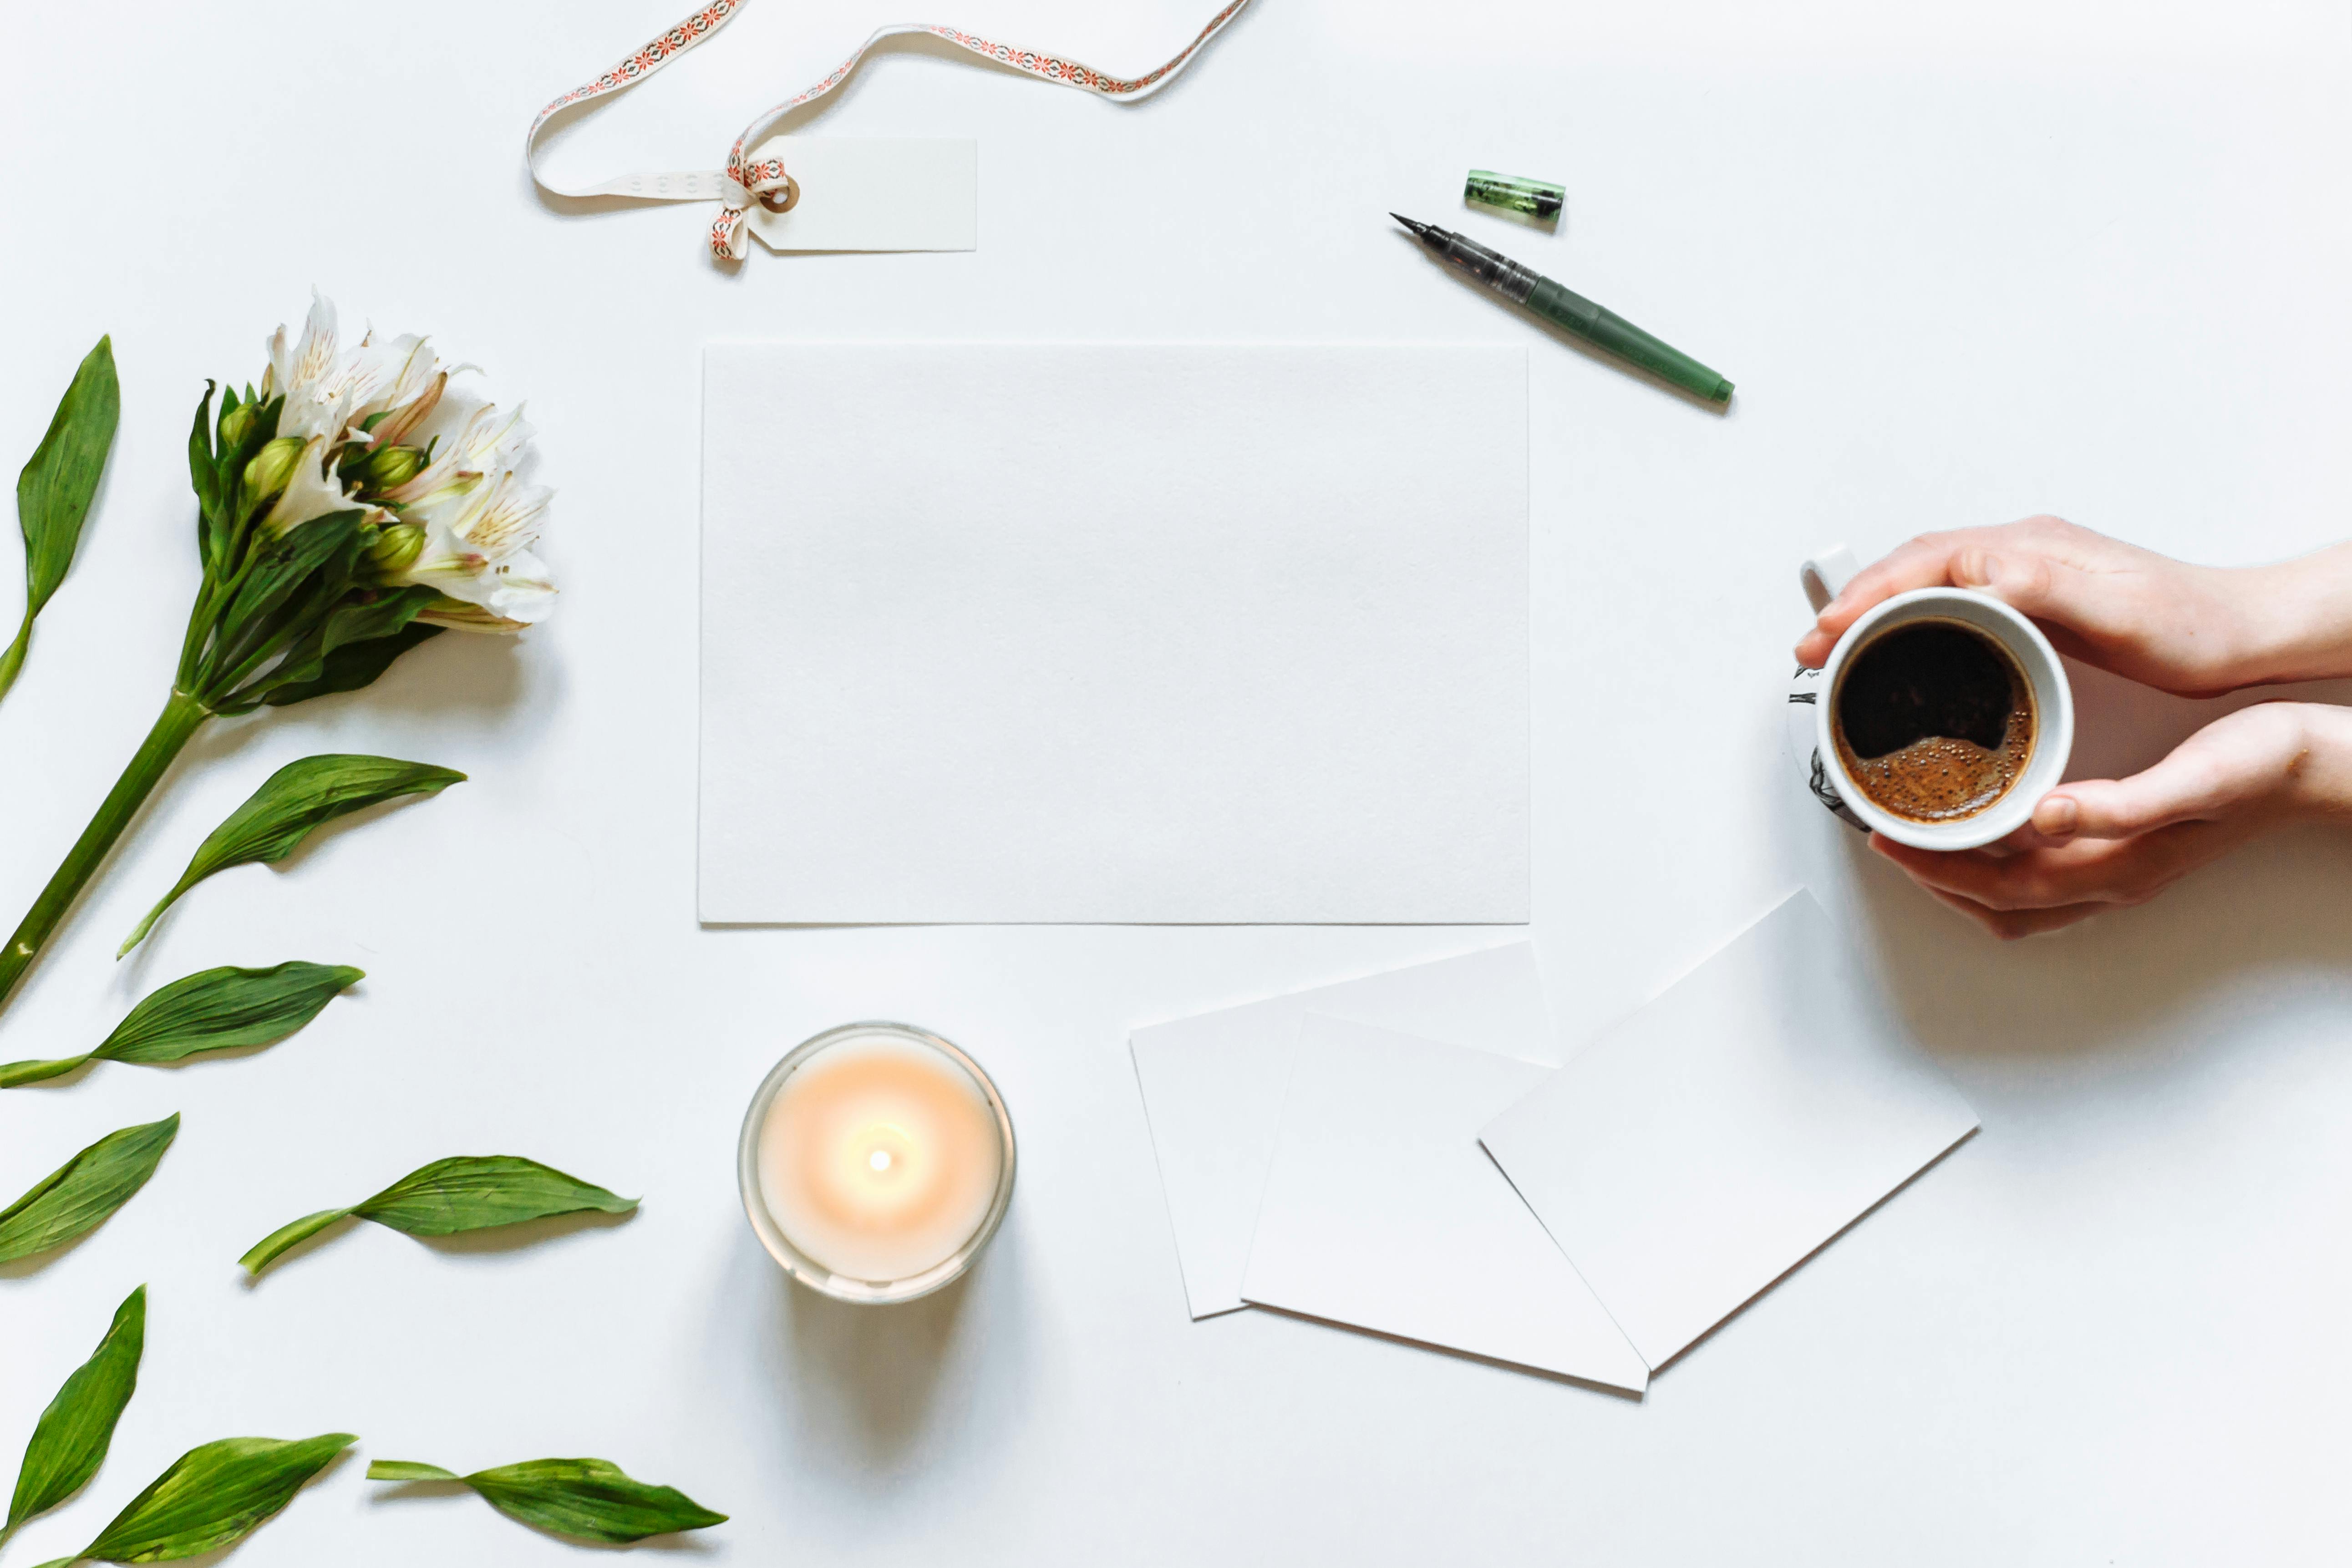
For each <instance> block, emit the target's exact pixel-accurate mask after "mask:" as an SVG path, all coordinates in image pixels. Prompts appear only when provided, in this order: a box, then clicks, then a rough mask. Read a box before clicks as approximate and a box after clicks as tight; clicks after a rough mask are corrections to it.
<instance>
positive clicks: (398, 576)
mask: <svg viewBox="0 0 2352 1568" xmlns="http://www.w3.org/2000/svg"><path fill="white" fill-rule="evenodd" d="M268 351H269V364H268V368H267V369H266V370H265V371H263V373H262V377H261V384H260V385H259V386H258V387H255V386H252V385H249V384H248V385H247V387H246V388H245V391H244V394H243V395H242V396H240V395H238V394H237V392H236V389H235V388H233V387H232V388H230V389H227V390H225V391H223V392H222V393H221V395H220V405H219V408H218V410H217V412H215V409H214V407H213V388H212V386H211V385H210V384H207V385H206V387H205V396H204V400H203V401H202V402H201V403H199V404H198V405H196V421H195V428H194V432H193V433H191V435H190V436H189V437H188V468H189V472H190V475H191V477H192V478H193V479H194V483H195V491H196V503H197V516H196V554H197V558H198V560H199V561H200V562H201V563H202V564H203V566H204V584H203V586H201V587H200V588H199V589H198V590H197V591H196V603H195V607H194V610H193V611H191V612H190V614H189V616H188V630H187V636H186V637H185V639H184V641H183V643H182V644H181V648H180V668H179V672H178V674H177V675H176V677H175V678H174V679H173V683H172V694H171V697H170V699H169V700H166V701H165V703H164V704H163V715H162V717H160V718H158V719H157V720H156V721H155V727H154V728H153V729H152V731H149V732H148V735H147V739H146V741H145V742H143V743H142V744H141V746H140V748H139V751H138V752H137V754H136V755H134V756H133V757H132V758H131V764H130V766H128V767H127V768H125V769H124V770H123V772H122V776H121V778H120V779H119V780H117V781H116V783H115V785H114V788H113V790H112V791H111V792H110V793H109V794H108V795H107V797H106V800H105V802H104V803H103V804H102V805H100V807H99V809H98V815H97V816H94V817H92V818H91V819H90V823H89V826H88V827H87V828H85V829H83V831H82V835H81V837H80V838H79V839H78V840H76V841H75V844H74V847H73V848H72V849H71V850H70V851H69V852H68V854H67V856H66V859H65V864H63V865H62V866H60V867H58V870H57V874H56V875H55V876H53V877H51V878H50V879H49V882H48V886H47V887H46V888H44V889H42V890H41V895H40V897H39V899H38V900H36V901H35V903H34V905H33V908H32V910H30V912H28V913H27V914H26V916H25V919H24V921H23V922H22V923H21V924H19V925H18V926H17V928H16V934H15V935H13V936H11V937H10V938H9V939H8V945H7V947H6V949H5V951H0V1000H5V998H6V996H7V995H8V994H9V993H10V992H11V991H13V990H14V989H15V988H16V983H17V981H18V980H20V979H21V978H22V977H23V975H24V973H25V971H26V969H27V968H29V967H30V966H31V964H32V963H33V960H34V959H35V957H36V956H37V955H38V953H39V952H40V950H41V945H42V943H43V942H47V940H48V937H49V934H50V932H51V931H55V930H56V929H57V926H58V921H61V920H62V919H63V918H64V917H65V913H66V911H67V910H68V909H69V908H70V907H71V906H72V904H73V901H74V900H75V898H76V897H77V896H79V893H80V892H81V890H82V888H83V886H84V885H85V884H86V883H88V882H89V879H90V877H91V875H92V874H93V873H95V872H96V870H97V869H98V867H99V864H100V862H101V861H102V860H104V859H105V858H106V854H107V851H108V850H110V849H111V848H112V847H114V842H115V840H116V839H117V838H119V837H121V835H122V831H123V829H124V828H125V827H127V826H129V825H130V822H131V818H132V816H135V815H137V813H138V810H139V807H140V806H141V805H142V804H143V803H144V802H145V800H146V799H147V796H148V795H150V794H152V792H153V791H154V788H155V786H156V785H157V784H159V783H160V782H162V780H163V774H164V773H165V772H166V771H167V770H168V769H169V768H170V767H171V765H172V761H173V758H175V757H177V756H178V755H179V754H180V751H181V749H182V748H183V747H184V746H185V745H186V744H187V743H188V741H189V739H190V737H192V736H193V735H194V734H195V732H196V731H197V730H198V729H200V728H202V727H203V725H204V724H205V721H207V720H210V719H215V718H222V717H226V716H228V715H231V714H237V713H249V712H251V711H253V710H255V709H257V708H259V707H262V706H263V705H264V704H268V705H272V706H277V707H283V706H285V705H286V704H288V703H292V702H300V701H304V700H307V699H310V698H312V697H322V696H325V695H327V694H328V693H330V692H336V691H352V690H355V689H358V688H360V687H362V686H365V685H367V684H368V683H369V682H370V681H373V679H376V677H378V676H380V675H382V674H383V672H384V671H385V669H387V668H390V667H391V665H392V662H393V660H394V659H396V658H399V657H400V656H401V655H402V654H404V653H405V652H407V651H408V650H409V649H410V648H412V647H415V646H416V645H417V644H418V643H420V642H423V641H425V639H426V638H428V637H434V636H436V635H437V634H438V633H439V632H440V631H441V630H442V629H443V628H444V627H451V628H455V629H457V630H462V631H476V632H513V631H520V630H521V629H522V628H523V627H524V626H529V625H530V624H531V623H532V622H534V621H538V620H541V619H542V618H544V617H545V616H546V615H547V614H548V612H549V611H550V609H551V608H552V607H553V602H554V597H555V588H554V585H553V584H551V582H550V581H549V580H548V574H547V569H546V568H545V567H544V566H543V565H542V564H541V563H540V561H539V559H538V558H537V557H536V556H535V555H533V554H532V553H531V546H532V545H533V543H535V542H537V540H538V537H539V531H540V526H541V521H542V520H543V518H544V516H545V513H546V510H547V501H548V493H549V492H548V491H546V490H545V489H540V488H538V487H535V486H532V485H530V484H528V483H526V482H525V481H524V480H523V479H522V478H521V477H520V474H519V473H518V469H519V468H521V467H522V466H524V459H525V458H526V456H527V454H528V452H529V450H530V426H527V425H525V424H524V423H523V421H522V411H521V409H520V408H519V407H518V408H516V409H515V410H514V411H512V412H510V413H509V412H507V411H504V410H501V409H499V408H497V407H495V406H493V405H490V404H488V403H486V402H484V401H482V400H480V399H478V398H474V397H469V396H467V395H464V394H462V393H460V392H457V391H454V390H453V389H452V388H451V385H450V381H451V378H452V377H453V376H455V375H457V374H460V373H461V372H463V371H465V370H467V369H470V368H471V367H470V366H464V365H457V366H445V365H444V364H442V363H441V362H440V360H439V358H438V357H437V356H436V354H435V353H434V352H433V351H432V349H431V348H430V347H428V346H427V344H426V343H425V340H424V339H423V338H421V337H415V336H402V337H397V338H394V339H392V340H390V341H389V342H379V341H378V340H377V339H376V338H375V336H374V334H373V332H371V333H368V334H366V335H364V336H362V338H361V340H360V342H359V343H358V345H357V346H356V347H354V348H352V350H350V351H349V352H348V353H344V352H342V351H341V350H340V348H339V345H338V343H337V342H336V331H335V308H334V306H333V305H332V304H331V302H329V301H328V300H324V299H320V298H315V297H314V299H313V301H312V303H311V307H310V320H309V321H307V322H306V323H305V324H304V326H303V330H302V333H301V336H300V338H299V339H298V340H289V336H288V333H287V331H286V329H285V328H284V327H282V326H281V327H279V328H278V331H277V332H276V334H275V335H273V336H272V337H271V338H270V339H269V342H268Z"/></svg>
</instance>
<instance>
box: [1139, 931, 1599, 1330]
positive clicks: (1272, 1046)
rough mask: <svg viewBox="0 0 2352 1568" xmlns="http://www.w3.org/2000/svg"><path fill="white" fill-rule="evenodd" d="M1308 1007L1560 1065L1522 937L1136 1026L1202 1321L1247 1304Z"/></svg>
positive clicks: (1144, 1080) (1165, 1185) (1146, 1095)
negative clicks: (1253, 1243) (1256, 1238)
mask: <svg viewBox="0 0 2352 1568" xmlns="http://www.w3.org/2000/svg"><path fill="white" fill-rule="evenodd" d="M1309 1013H1322V1014H1328V1015H1329V1016H1333V1017H1339V1018H1351V1019H1355V1020H1357V1021H1359V1022H1363V1023H1371V1024H1380V1025H1382V1026H1387V1027H1391V1028H1396V1029H1402V1030H1405V1031H1407V1032H1409V1033H1412V1034H1415V1035H1423V1036H1427V1037H1432V1038H1435V1039H1440V1040H1446V1041H1452V1042H1454V1043H1456V1044H1472V1043H1475V1044H1477V1045H1479V1046H1482V1047H1489V1048H1491V1049H1494V1050H1496V1051H1502V1052H1506V1053H1508V1054H1509V1055H1511V1056H1514V1057H1518V1058H1524V1059H1526V1060H1528V1061H1534V1062H1540V1063H1545V1064H1551V1063H1557V1062H1558V1061H1559V1037H1558V1035H1557V1034H1556V1033H1555V1032H1554V1031H1553V1028H1552V1023H1551V1016H1550V1013H1549V1010H1548V1009H1547V1008H1546V1006H1545V1005H1544V992H1543V981H1542V979H1541V978H1540V976H1538V973H1537V972H1536V962H1535V951H1534V949H1533V948H1531V947H1529V946H1528V944H1527V943H1526V942H1513V943H1511V944H1510V945H1509V946H1507V947H1497V948H1490V949H1488V950H1486V952H1472V953H1465V954H1464V955H1463V956H1462V957H1459V958H1447V959H1441V960H1439V961H1438V962H1436V963H1421V964H1415V965H1413V966H1412V967H1411V968H1409V969H1394V970H1391V971H1389V972H1388V973H1384V974H1371V975H1366V976H1365V977H1364V978H1362V979H1360V980H1346V981H1341V982H1340V983H1339V984H1336V985H1324V986H1318V987H1317V988H1316V989H1315V990H1312V991H1301V992H1297V993H1296V994H1292V995H1288V996H1276V997H1275V998H1273V999H1272V1000H1270V1001H1265V1002H1252V1003H1248V1004H1246V1005H1243V1006H1239V1007H1227V1008H1223V1009H1222V1010H1220V1011H1218V1012H1214V1013H1203V1014H1201V1015H1199V1016H1195V1017H1191V1018H1180V1019H1178V1020H1176V1021H1175V1022H1173V1023H1168V1024H1152V1025H1148V1026H1144V1027H1142V1028H1139V1029H1137V1030H1135V1031H1134V1032H1133V1033H1132V1034H1131V1035H1130V1036H1129V1051H1130V1052H1131V1053H1132V1055H1133V1056H1134V1058H1135V1077H1136V1081H1137V1083H1138V1084H1139V1086H1140V1087H1141V1089H1142V1090H1143V1107H1144V1114H1145V1115H1146V1116H1147V1117H1148V1118H1149V1119H1150V1123H1151V1147H1152V1151H1153V1152H1154V1153H1155V1154H1156V1155H1157V1156H1158V1157H1159V1161H1160V1187H1161V1190H1162V1191H1163V1192H1164V1193H1165V1194H1166V1195H1167V1199H1168V1219H1169V1223H1170V1225H1171V1226H1173V1227H1174V1230H1175V1233H1176V1256H1177V1261H1178V1263H1179V1265H1180V1266H1181V1268H1182V1270H1183V1275H1184V1296H1185V1300H1187V1301H1188V1302H1189V1303H1190V1304H1191V1308H1192V1316H1194V1317H1195V1318H1206V1317H1212V1316H1213V1315H1215V1314H1216V1313H1219V1312H1232V1311H1237V1310H1240V1309H1241V1307H1242V1306H1243V1305H1244V1303H1243V1301H1242V1295H1241V1289H1242V1266H1243V1264H1244V1262H1245V1261H1246V1260H1247V1258H1248V1257H1249V1247H1250V1228H1251V1226H1253V1225H1255V1223H1256V1220H1257V1207H1258V1197H1259V1194H1261V1193H1262V1192H1263V1191H1264V1190H1265V1173H1266V1168H1267V1166H1268V1165H1269V1164H1270V1163H1272V1162H1273V1159H1274V1145H1275V1138H1276V1134H1277V1132H1278V1131H1280V1127H1281V1121H1282V1100H1283V1094H1284V1091H1285V1089H1286V1087H1287V1086H1288V1084H1289V1082H1290V1068H1291V1063H1292V1061H1293V1060H1294V1059H1295V1058H1296V1057H1297V1050H1298V1026H1299V1021H1300V1020H1301V1019H1302V1018H1304V1017H1305V1016H1307V1014H1309Z"/></svg>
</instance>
